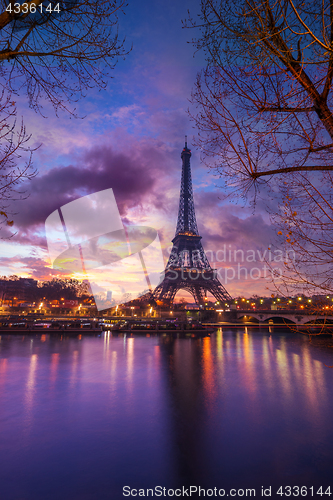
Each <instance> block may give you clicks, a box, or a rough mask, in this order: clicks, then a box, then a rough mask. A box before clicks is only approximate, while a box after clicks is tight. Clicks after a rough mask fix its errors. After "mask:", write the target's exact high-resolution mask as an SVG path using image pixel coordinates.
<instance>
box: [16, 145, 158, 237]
mask: <svg viewBox="0 0 333 500" xmlns="http://www.w3.org/2000/svg"><path fill="white" fill-rule="evenodd" d="M151 165H152V163H151V162H150V157H149V155H147V154H144V155H142V156H140V155H137V156H136V157H135V158H132V157H130V156H129V155H128V156H127V155H126V154H123V153H122V154H119V153H115V152H114V151H113V150H112V149H111V148H110V147H107V146H104V147H95V148H93V149H90V150H89V151H86V152H85V153H84V154H83V155H82V156H81V158H79V160H78V161H76V164H74V165H69V166H65V167H57V168H54V169H52V170H51V171H49V172H47V173H45V174H43V175H38V176H37V177H35V178H34V179H33V180H32V181H31V182H30V183H29V185H26V186H25V188H26V190H27V191H28V192H29V193H30V196H29V198H28V199H27V200H24V201H23V202H22V204H21V205H17V206H16V207H15V209H16V208H18V210H19V213H18V214H17V215H16V216H15V217H14V220H15V228H18V229H20V230H23V231H24V232H26V231H29V230H30V229H34V228H36V226H38V225H41V224H44V222H45V220H46V218H47V217H48V216H49V215H50V214H51V213H52V212H53V211H54V210H56V209H57V208H59V207H61V206H62V205H65V204H66V203H68V202H70V201H73V200H74V199H77V198H79V197H80V196H83V195H86V194H91V193H95V192H97V191H101V190H103V189H107V188H112V189H113V190H114V194H115V197H116V200H117V204H118V207H119V210H120V213H121V215H124V213H125V212H126V208H131V207H134V206H137V205H140V203H141V202H142V201H143V200H144V198H145V197H146V196H148V194H149V195H150V194H151V193H152V192H153V187H154V184H155V175H156V174H155V172H154V168H153V166H151ZM153 165H155V163H153ZM159 199H160V197H159Z"/></svg>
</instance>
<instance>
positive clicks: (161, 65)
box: [0, 0, 276, 296]
mask: <svg viewBox="0 0 333 500" xmlns="http://www.w3.org/2000/svg"><path fill="white" fill-rule="evenodd" d="M198 7H199V2H198V1H197V0H191V1H190V0H185V1H184V2H182V3H181V4H180V3H179V2H177V1H176V0H170V1H169V2H162V1H160V0H138V1H136V2H130V3H129V5H128V7H127V8H126V15H125V16H121V17H120V32H121V34H124V35H126V39H127V42H126V43H127V47H128V48H129V47H130V46H131V45H132V44H133V49H132V51H131V52H130V54H129V55H128V56H127V57H126V59H125V60H124V61H120V62H119V64H118V65H117V66H116V68H115V70H114V72H113V76H114V78H113V79H112V80H111V81H110V82H109V86H108V89H107V90H106V91H101V92H97V91H95V90H94V89H91V90H88V91H87V95H86V97H85V98H83V99H81V100H80V101H79V102H78V103H77V104H76V105H75V107H76V110H77V113H78V115H79V117H80V118H73V117H71V116H70V115H69V114H65V113H62V114H60V116H59V117H56V116H55V113H54V111H53V109H52V108H51V106H50V105H49V104H48V103H45V105H44V110H43V113H44V114H45V115H46V118H44V117H42V116H40V115H38V114H36V113H35V112H34V111H33V110H30V109H29V108H28V107H27V103H26V100H25V97H24V96H23V95H22V96H20V97H19V98H18V100H17V104H18V109H19V115H22V116H23V117H24V122H25V125H26V127H27V131H28V133H30V134H32V141H31V144H32V145H35V146H39V145H40V148H39V149H38V150H37V151H36V152H35V154H34V157H33V161H34V166H35V167H36V168H37V169H38V175H37V176H36V177H35V178H34V179H33V180H32V181H30V182H29V183H27V185H26V186H25V188H26V190H27V192H28V193H29V198H28V199H26V200H24V201H21V202H17V203H15V206H14V207H13V211H14V212H15V213H16V215H15V216H14V217H13V218H14V221H15V224H14V226H13V228H12V231H13V232H15V235H14V236H13V237H12V238H11V239H10V240H5V239H3V240H2V241H1V243H0V244H1V252H0V255H1V258H0V266H1V267H0V272H1V274H2V275H10V274H18V275H20V276H31V277H34V278H36V279H51V278H52V277H53V276H56V275H58V274H59V271H57V270H53V269H51V264H50V260H49V258H48V252H47V247H46V238H45V220H46V218H47V217H48V216H49V215H50V214H51V213H52V212H53V211H54V210H56V209H57V208H59V207H61V206H63V205H64V204H66V203H68V202H70V201H72V200H75V199H77V198H79V197H80V196H83V195H86V194H90V193H95V192H97V191H100V190H103V189H107V188H112V189H113V191H114V194H115V197H116V201H117V204H118V207H119V210H120V215H121V217H122V219H123V221H125V222H126V223H128V224H138V223H147V222H149V223H150V224H151V225H153V227H154V228H155V229H157V230H158V233H159V236H160V239H161V241H162V245H163V249H164V257H165V262H166V260H167V257H168V247H170V244H171V239H172V238H173V236H174V231H175V227H176V221H177V212H178V201H179V188H180V175H181V159H180V153H181V150H182V148H183V146H184V136H185V134H187V135H188V145H189V147H190V148H191V149H192V158H191V165H192V178H193V190H194V202H195V207H196V215H197V220H198V227H199V231H200V233H201V235H202V237H203V240H202V241H203V246H204V248H205V250H206V251H207V252H208V257H210V256H211V255H213V258H214V259H215V260H216V258H215V257H214V256H216V252H217V251H218V250H220V254H219V255H220V256H221V255H222V254H221V251H223V250H224V249H227V250H228V249H232V251H234V250H237V249H238V250H240V249H242V250H243V251H244V252H245V254H244V255H245V256H246V255H247V254H246V252H247V251H248V250H251V251H254V252H256V256H257V257H256V261H254V262H244V263H242V262H241V261H239V260H238V262H239V263H240V264H241V265H243V266H245V267H247V268H248V270H250V269H251V268H253V267H256V268H260V269H261V267H262V264H263V262H257V260H260V255H263V254H262V252H265V251H267V249H268V247H269V245H270V243H272V242H274V239H275V235H276V231H275V230H274V229H273V228H272V226H271V225H270V222H269V217H268V215H267V213H266V210H265V203H266V201H267V200H265V199H264V198H263V199H262V200H260V199H259V201H258V205H257V207H256V210H255V211H253V209H252V208H251V207H250V206H244V204H242V203H238V204H236V203H233V200H232V199H227V200H224V199H223V194H224V193H223V191H222V190H221V189H220V188H219V187H218V185H222V183H221V181H220V180H219V179H218V178H216V177H214V176H213V174H212V173H211V172H209V171H208V170H207V169H206V167H204V166H203V165H202V162H201V158H200V151H199V150H197V149H195V147H193V146H192V144H193V139H194V137H195V134H196V130H195V129H194V128H193V122H191V121H190V118H189V116H188V114H187V109H188V108H189V106H190V103H189V98H190V94H191V89H192V87H193V84H194V81H195V77H196V74H197V72H198V71H200V69H201V68H202V67H203V66H204V58H203V55H202V54H196V55H195V57H194V56H193V53H194V49H193V46H192V45H191V44H190V43H188V41H190V40H191V38H192V37H193V36H194V33H193V31H191V30H188V29H182V23H181V20H182V19H184V18H186V16H187V9H191V13H192V14H193V15H195V13H196V12H197V11H198ZM6 235H8V230H7V229H5V228H3V229H2V236H3V237H4V236H6ZM224 245H226V247H224ZM258 251H259V252H261V253H259V254H258V253H257V252H258ZM238 255H240V254H238ZM266 256H267V255H266ZM252 260H253V259H252ZM261 260H263V259H261ZM212 264H213V265H218V266H223V267H225V266H229V267H235V266H237V262H236V263H235V262H234V261H232V262H220V263H218V262H217V263H216V262H212ZM229 276H232V272H231V271H230V272H229ZM253 276H257V274H256V273H254V274H253ZM224 284H225V283H224ZM267 285H268V280H267V279H264V278H263V277H262V278H260V279H251V278H249V277H248V279H245V271H243V272H242V273H241V276H240V279H237V272H236V276H235V278H234V279H231V280H230V282H228V283H227V284H225V286H226V288H227V289H228V291H229V293H230V294H231V295H233V296H236V295H239V294H245V295H247V296H249V295H251V294H253V293H258V294H263V295H268V294H269V293H270V292H269V291H268V290H267Z"/></svg>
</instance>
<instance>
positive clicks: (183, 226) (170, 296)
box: [152, 138, 231, 304]
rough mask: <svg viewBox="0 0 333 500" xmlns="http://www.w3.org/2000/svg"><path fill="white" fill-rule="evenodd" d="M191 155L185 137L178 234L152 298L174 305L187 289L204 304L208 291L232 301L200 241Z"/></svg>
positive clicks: (220, 299)
mask: <svg viewBox="0 0 333 500" xmlns="http://www.w3.org/2000/svg"><path fill="white" fill-rule="evenodd" d="M190 158H191V150H190V149H188V147H187V140H186V138H185V147H184V149H183V151H182V153H181V159H182V179H181V188H180V200H179V211H178V221H177V228H176V234H175V237H174V238H173V240H172V243H173V247H172V251H171V254H170V257H169V261H168V263H167V266H166V269H165V276H164V279H163V281H162V282H161V283H160V284H159V285H158V286H157V287H156V288H155V290H154V291H153V293H152V298H153V299H154V300H155V301H162V302H164V303H167V304H172V302H173V300H174V298H175V295H176V293H177V292H178V291H179V290H187V291H188V292H190V293H191V294H192V296H193V297H194V299H195V301H196V303H197V304H204V302H205V298H206V297H207V293H211V294H212V295H213V296H214V297H215V299H216V300H218V301H221V302H225V301H230V300H231V296H230V295H229V293H228V292H227V290H226V289H225V288H224V286H223V285H222V283H221V282H220V281H219V279H218V277H217V272H216V270H215V269H212V267H211V265H210V263H209V261H208V259H207V257H206V254H205V251H204V249H203V246H202V243H201V238H202V237H201V236H200V235H199V231H198V226H197V221H196V216H195V210H194V201H193V190H192V178H191V165H190Z"/></svg>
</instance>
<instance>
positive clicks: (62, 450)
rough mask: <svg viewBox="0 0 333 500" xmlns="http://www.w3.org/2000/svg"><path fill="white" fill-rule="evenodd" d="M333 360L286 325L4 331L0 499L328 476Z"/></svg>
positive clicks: (317, 480)
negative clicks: (117, 332) (208, 332)
mask: <svg viewBox="0 0 333 500" xmlns="http://www.w3.org/2000/svg"><path fill="white" fill-rule="evenodd" d="M279 332H280V333H279ZM331 358H332V353H331V351H330V350H329V349H325V348H315V347H313V346H311V345H309V344H308V342H307V339H306V338H304V337H302V336H301V335H295V334H292V333H289V332H288V331H284V332H283V331H281V330H280V331H277V330H274V331H273V329H272V328H271V331H268V330H264V329H262V330H260V331H259V330H257V331H255V330H251V329H248V328H246V329H238V330H234V331H231V330H223V331H222V330H221V329H220V330H218V331H217V332H216V334H214V335H212V336H210V337H204V338H183V339H181V338H179V339H177V338H175V339H174V338H172V337H168V336H151V337H131V336H130V337H126V336H125V337H124V336H119V337H118V336H112V334H111V333H110V332H106V333H105V334H103V335H102V336H101V337H89V336H87V337H85V336H80V337H77V338H66V337H60V336H56V335H35V336H33V337H31V336H25V337H21V336H4V335H2V338H1V344H0V461H1V464H2V467H1V468H0V484H1V493H0V498H1V499H4V500H11V499H13V500H17V499H19V498H20V499H26V500H30V499H34V500H39V499H41V500H42V499H43V500H44V499H50V500H53V499H54V500H58V499H60V498H61V499H63V500H67V499H68V500H69V499H70V500H76V499H77V500H85V499H94V500H95V499H98V500H103V499H104V498H105V499H106V498H108V499H110V498H112V499H113V498H115V499H118V498H122V486H124V485H130V486H132V487H141V488H148V487H154V486H155V485H157V484H160V485H163V486H166V487H168V488H176V487H178V486H179V485H183V484H184V485H186V484H196V485H201V486H203V487H204V486H206V487H210V488H211V487H215V486H216V487H218V488H225V487H230V488H232V487H236V488H240V487H245V488H250V487H258V488H259V487H260V486H261V485H265V486H270V485H273V486H274V485H288V484H289V485H300V484H301V485H308V486H312V485H313V486H316V485H318V486H320V485H323V486H325V485H327V486H328V484H329V481H330V477H331V470H332V465H333V431H332V424H331V422H332V417H333V383H332V382H333V370H332V369H330V368H327V367H325V365H324V364H327V365H332V364H333V363H332V359H331ZM258 492H259V490H258ZM1 495H2V496H1Z"/></svg>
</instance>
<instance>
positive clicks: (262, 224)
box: [195, 191, 276, 249]
mask: <svg viewBox="0 0 333 500" xmlns="http://www.w3.org/2000/svg"><path fill="white" fill-rule="evenodd" d="M195 205H196V213H197V214H198V226H199V232H200V234H201V235H202V236H203V240H204V243H205V247H206V248H208V247H210V248H211V249H216V248H219V247H221V245H224V244H227V245H228V244H230V245H233V246H234V247H238V246H239V247H243V248H244V249H246V248H253V249H256V248H262V247H264V248H267V247H268V246H269V245H270V244H271V243H272V242H273V240H274V239H275V236H276V233H275V230H274V228H273V227H272V226H271V225H270V224H269V223H268V222H267V221H266V220H265V218H267V212H264V211H261V210H259V209H257V210H256V211H255V213H254V214H253V213H249V211H248V210H246V209H245V208H242V207H241V206H239V207H237V206H235V205H231V204H228V203H225V202H224V203H221V200H220V199H219V193H218V192H216V191H214V192H200V193H197V194H195Z"/></svg>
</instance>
